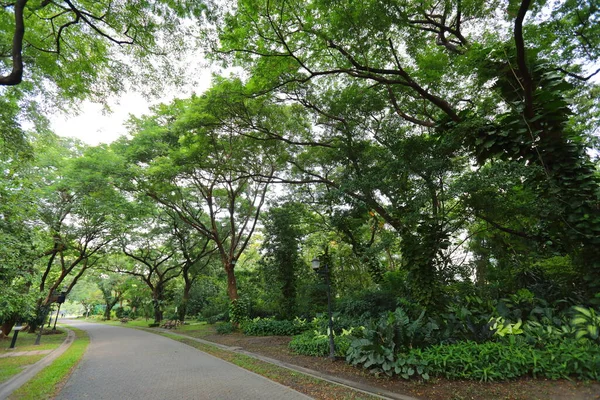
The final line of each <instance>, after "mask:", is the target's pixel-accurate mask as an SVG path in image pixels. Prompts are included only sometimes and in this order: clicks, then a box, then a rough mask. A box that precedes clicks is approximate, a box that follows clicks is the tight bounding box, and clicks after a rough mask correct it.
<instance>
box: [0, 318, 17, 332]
mask: <svg viewBox="0 0 600 400" xmlns="http://www.w3.org/2000/svg"><path fill="white" fill-rule="evenodd" d="M16 322H17V321H16V320H15V318H11V319H9V320H7V321H4V322H3V323H2V335H5V336H8V335H9V334H10V332H11V331H12V328H13V326H15V323H16Z"/></svg>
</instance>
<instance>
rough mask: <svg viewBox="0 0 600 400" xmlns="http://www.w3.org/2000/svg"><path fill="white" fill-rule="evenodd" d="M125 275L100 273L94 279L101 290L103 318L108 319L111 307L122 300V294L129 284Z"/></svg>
mask: <svg viewBox="0 0 600 400" xmlns="http://www.w3.org/2000/svg"><path fill="white" fill-rule="evenodd" d="M127 278H128V277H127V276H125V275H122V274H112V273H111V274H100V275H99V276H98V277H97V279H96V284H97V285H98V287H99V288H100V291H101V292H102V297H103V298H104V305H105V306H106V308H105V309H104V319H105V320H109V319H110V312H111V311H112V309H113V307H114V306H115V305H116V304H117V303H119V302H121V301H122V299H123V295H124V294H125V292H126V291H127V289H128V287H129V285H130V284H131V283H130V282H128V280H127Z"/></svg>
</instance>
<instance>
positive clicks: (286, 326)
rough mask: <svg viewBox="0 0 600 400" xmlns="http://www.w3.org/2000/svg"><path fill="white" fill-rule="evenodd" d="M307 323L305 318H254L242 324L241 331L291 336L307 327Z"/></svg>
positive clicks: (251, 333)
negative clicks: (279, 319)
mask: <svg viewBox="0 0 600 400" xmlns="http://www.w3.org/2000/svg"><path fill="white" fill-rule="evenodd" d="M309 328H310V327H309V325H308V324H307V323H306V321H305V320H302V319H298V318H296V319H295V320H293V321H289V320H282V321H278V320H275V319H271V318H255V319H253V320H251V321H247V322H245V323H243V325H242V331H243V332H244V334H245V335H249V336H272V335H276V336H293V335H298V334H300V333H302V332H304V331H306V330H307V329H309Z"/></svg>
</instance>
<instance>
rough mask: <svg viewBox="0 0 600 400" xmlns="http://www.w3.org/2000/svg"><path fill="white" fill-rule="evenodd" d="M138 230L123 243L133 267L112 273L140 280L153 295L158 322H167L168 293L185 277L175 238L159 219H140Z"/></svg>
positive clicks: (121, 266)
mask: <svg viewBox="0 0 600 400" xmlns="http://www.w3.org/2000/svg"><path fill="white" fill-rule="evenodd" d="M135 222H137V225H136V226H133V225H132V226H131V228H130V231H129V233H127V234H125V235H124V236H123V237H122V238H121V240H120V244H121V249H122V251H123V253H124V254H125V255H126V256H127V257H129V258H131V260H132V261H133V262H132V263H131V264H130V265H127V266H123V265H115V266H113V267H112V268H111V270H112V272H115V273H120V274H129V275H132V276H136V277H138V278H139V279H140V280H141V281H142V282H144V284H146V285H147V286H148V288H149V289H150V290H151V292H152V305H153V308H154V322H155V323H160V322H161V321H162V319H163V310H164V303H165V300H166V299H165V295H166V289H167V285H168V284H169V282H171V281H173V280H174V279H175V278H178V277H179V276H180V275H181V271H182V269H181V266H182V261H181V260H180V259H178V254H177V248H176V247H175V246H174V241H175V239H174V237H173V236H172V235H171V232H170V229H169V227H168V226H165V224H164V223H163V221H161V219H160V218H156V216H152V215H146V216H142V218H137V219H136V221H135Z"/></svg>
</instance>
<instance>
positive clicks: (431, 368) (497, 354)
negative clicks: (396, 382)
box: [411, 339, 600, 381]
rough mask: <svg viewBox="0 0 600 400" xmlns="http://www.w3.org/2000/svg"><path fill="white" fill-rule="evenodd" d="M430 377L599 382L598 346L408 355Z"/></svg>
mask: <svg viewBox="0 0 600 400" xmlns="http://www.w3.org/2000/svg"><path fill="white" fill-rule="evenodd" d="M411 353H412V355H414V356H415V357H416V358H417V359H420V360H422V361H423V362H424V363H425V364H426V365H427V371H428V372H429V373H430V374H432V375H437V376H443V377H446V378H448V379H476V380H480V381H491V380H507V379H514V378H518V377H521V376H526V375H531V376H533V377H539V376H541V377H545V378H549V379H563V378H564V379H570V378H571V377H576V378H578V379H584V380H585V379H593V380H597V379H599V378H600V346H598V345H596V344H594V343H592V342H590V341H588V340H582V341H575V340H570V339H569V340H561V341H559V342H556V343H550V344H548V345H547V346H545V347H544V348H542V349H537V348H534V347H531V346H529V345H527V344H525V343H522V342H521V343H518V342H517V343H512V344H509V343H506V342H487V343H475V342H472V341H469V342H460V343H456V344H451V345H437V346H431V347H429V348H427V349H425V350H418V349H416V350H414V351H412V352H411Z"/></svg>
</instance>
